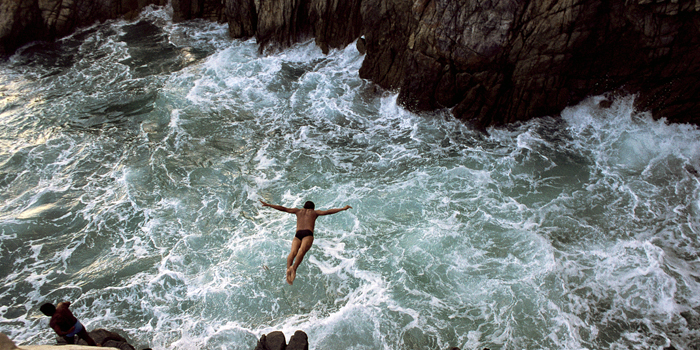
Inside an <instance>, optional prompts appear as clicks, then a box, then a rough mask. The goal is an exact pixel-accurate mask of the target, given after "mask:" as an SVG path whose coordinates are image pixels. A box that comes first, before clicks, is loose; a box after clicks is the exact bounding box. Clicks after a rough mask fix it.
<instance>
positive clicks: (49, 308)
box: [39, 303, 56, 316]
mask: <svg viewBox="0 0 700 350" xmlns="http://www.w3.org/2000/svg"><path fill="white" fill-rule="evenodd" d="M39 310H41V313H43V314H44V315H46V316H53V314H55V313H56V307H55V306H53V304H51V303H46V304H44V305H41V307H40V308H39Z"/></svg>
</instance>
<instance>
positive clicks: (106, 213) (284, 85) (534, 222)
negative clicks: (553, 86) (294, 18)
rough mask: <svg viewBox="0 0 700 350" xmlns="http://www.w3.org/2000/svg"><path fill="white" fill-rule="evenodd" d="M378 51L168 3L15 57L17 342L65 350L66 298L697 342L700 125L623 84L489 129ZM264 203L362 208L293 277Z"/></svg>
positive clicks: (107, 308) (228, 320)
mask: <svg viewBox="0 0 700 350" xmlns="http://www.w3.org/2000/svg"><path fill="white" fill-rule="evenodd" d="M362 60H363V56H362V55H360V54H359V53H358V52H357V50H356V49H355V48H354V45H350V46H349V47H348V48H346V49H343V50H336V51H332V52H330V53H329V54H328V55H323V54H322V53H321V52H320V50H319V49H318V48H317V47H315V46H314V45H313V43H305V44H301V45H298V46H295V47H292V48H290V49H288V50H284V51H282V52H279V53H276V54H272V55H265V56H263V55H259V54H258V53H257V46H256V43H255V42H254V41H252V40H251V41H236V40H230V39H229V38H228V37H227V28H226V27H225V26H222V25H219V24H214V23H209V22H200V21H191V22H185V23H180V24H173V23H172V21H171V20H170V17H169V14H168V10H167V9H161V8H151V9H149V10H147V11H146V12H144V13H143V14H142V16H141V18H139V19H138V20H136V21H134V22H125V21H113V22H109V23H106V24H101V25H95V26H93V27H90V28H86V29H83V30H81V31H79V32H78V33H76V34H74V35H72V36H70V37H68V38H64V39H62V40H59V41H58V42H56V43H52V44H49V43H33V44H30V45H28V46H26V47H24V48H22V49H21V50H20V51H19V52H18V53H16V54H15V55H13V56H12V57H10V58H9V59H8V60H7V61H6V62H3V63H2V64H0V121H1V122H2V125H3V127H2V128H0V257H1V262H0V332H2V333H5V334H7V335H9V336H10V337H11V338H12V339H13V340H14V341H15V342H16V343H18V344H46V343H52V342H53V341H54V334H53V332H52V331H51V330H50V329H49V328H48V318H46V317H43V316H42V315H41V313H40V312H39V310H38V307H39V305H40V304H41V303H43V302H46V301H50V302H54V303H55V302H58V301H62V300H69V301H72V302H73V305H72V309H73V311H74V313H75V314H76V315H77V316H78V317H79V318H80V319H81V320H82V321H83V323H84V324H85V325H86V326H87V328H88V329H89V330H90V329H95V328H106V329H111V330H117V331H118V332H119V333H121V334H122V335H124V336H126V337H127V338H128V340H129V341H130V342H131V343H132V344H134V345H136V346H137V347H138V348H143V347H146V346H150V347H153V348H155V349H252V348H253V347H255V344H256V341H257V339H258V338H259V337H260V335H262V334H265V333H268V332H270V331H273V330H282V331H283V332H284V333H285V334H286V335H287V337H289V336H291V335H292V334H293V333H294V331H295V330H297V329H301V330H304V331H305V332H306V333H307V334H308V335H309V340H310V347H311V349H447V348H449V347H451V346H458V347H461V348H462V349H480V348H483V347H488V348H491V349H659V348H663V347H666V346H669V345H674V346H675V347H676V348H688V347H691V346H697V345H698V344H697V339H698V336H699V335H700V334H699V332H698V326H697V322H698V319H699V318H700V317H699V315H698V312H697V311H698V308H699V307H700V272H699V271H700V258H699V256H698V252H700V243H698V242H699V241H698V229H699V228H700V226H699V222H698V220H699V218H700V214H699V210H700V208H699V206H700V201H699V193H698V192H699V189H700V182H699V180H698V176H699V174H698V169H700V131H698V130H697V129H696V128H695V127H690V126H686V125H667V124H665V123H664V122H663V121H653V120H652V119H651V116H650V115H648V114H646V113H640V112H638V111H635V110H634V108H633V107H632V105H633V99H634V97H633V96H629V97H617V98H615V99H614V102H613V104H612V106H611V107H610V108H601V107H599V104H598V102H599V101H600V100H601V99H603V97H592V98H590V99H589V100H587V101H584V102H582V103H581V104H579V105H577V106H573V107H571V108H568V109H566V110H564V111H563V112H562V117H561V118H543V119H539V120H535V121H531V122H528V123H523V124H519V125H513V126H509V127H506V128H500V129H492V130H489V134H488V135H484V134H480V133H478V132H475V131H472V130H471V129H469V128H468V127H466V126H465V125H463V124H462V123H461V122H459V121H456V120H454V119H453V118H452V117H451V116H450V115H449V113H448V112H447V111H439V112H435V113H429V114H425V115H416V114H413V113H409V112H407V111H405V110H403V109H402V108H400V107H399V106H397V104H396V94H394V93H390V92H382V91H379V90H378V89H376V88H375V87H374V85H373V84H372V83H370V82H367V81H364V80H362V79H360V78H359V77H358V70H359V67H360V66H361V64H362ZM258 199H263V200H266V201H269V202H272V203H276V204H282V205H285V206H296V207H300V206H301V205H303V203H304V202H305V201H306V200H312V201H314V202H315V203H316V205H317V208H320V209H325V208H332V207H342V206H344V205H346V204H348V205H351V206H352V207H353V208H352V209H351V210H348V211H344V212H341V213H339V214H335V215H331V216H325V217H321V218H319V221H318V223H317V227H316V228H317V230H316V240H315V242H314V247H313V248H312V250H311V251H310V252H309V254H308V255H307V258H306V259H305V261H304V263H303V264H302V265H301V267H300V268H299V272H298V277H297V279H296V281H295V283H294V285H293V286H289V285H287V284H286V283H285V282H284V276H285V273H284V272H285V258H286V255H287V254H288V250H289V248H290V242H291V238H292V237H293V234H294V228H295V222H294V216H292V215H289V214H286V213H282V212H278V211H274V210H270V209H269V208H262V207H261V206H260V203H259V202H258Z"/></svg>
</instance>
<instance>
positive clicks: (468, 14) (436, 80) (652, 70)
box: [0, 0, 700, 128]
mask: <svg viewBox="0 0 700 350" xmlns="http://www.w3.org/2000/svg"><path fill="white" fill-rule="evenodd" d="M165 1H166V0H97V1H90V0H19V1H18V0H0V44H1V45H2V47H3V48H5V49H6V50H12V49H14V48H16V47H17V46H18V45H20V44H22V43H23V42H26V41H27V40H28V39H27V38H30V39H31V38H45V37H46V38H51V37H57V36H61V35H65V34H67V33H68V32H70V31H71V30H73V29H74V28H75V27H77V26H81V25H86V24H91V23H92V22H94V21H95V20H100V19H105V18H114V17H118V16H121V15H125V14H126V15H129V14H131V13H133V12H134V11H138V9H140V8H142V7H143V6H146V5H148V4H152V3H155V4H161V5H162V4H163V3H164V2H165ZM171 4H172V7H173V18H174V19H175V20H176V21H181V20H187V19H192V18H207V19H210V20H217V21H225V22H228V24H229V33H230V35H231V36H232V37H234V38H250V37H255V38H256V39H257V41H258V43H259V45H260V50H261V51H262V52H265V51H269V50H275V49H278V48H281V47H286V46H289V45H291V44H293V43H295V42H299V41H303V40H308V39H309V38H315V40H316V43H317V44H318V45H319V46H320V47H321V48H322V49H323V50H324V51H327V50H328V49H329V48H339V47H344V46H346V45H348V44H350V43H352V42H354V41H355V40H358V39H359V41H358V44H360V45H358V46H361V47H362V49H363V50H364V51H365V52H366V57H365V60H364V63H363V66H362V68H361V70H360V76H361V77H363V78H366V79H369V80H372V81H374V82H375V83H377V84H378V85H380V86H382V87H384V88H387V89H396V90H398V91H399V101H400V102H401V103H402V104H403V105H404V106H406V107H408V108H409V109H413V110H417V111H418V110H433V109H439V108H451V109H452V111H453V113H454V114H455V115H456V116H457V117H458V118H461V119H464V120H466V121H468V122H470V123H472V124H473V125H474V126H475V127H477V128H484V127H486V126H489V125H502V124H506V123H511V122H515V121H520V120H526V119H530V118H533V117H539V116H543V115H553V114H556V113H558V112H559V111H561V110H562V109H563V108H564V107H566V106H567V105H571V104H575V103H577V102H579V101H580V100H581V99H583V98H585V97H587V96H590V95H596V94H601V93H605V92H610V91H619V92H625V93H636V94H638V96H639V97H638V99H637V103H638V106H639V107H640V108H641V109H643V110H651V111H652V112H653V113H654V116H655V117H658V118H661V117H663V118H667V119H668V120H669V121H672V122H691V123H694V124H700V112H699V111H700V109H699V108H698V107H700V106H698V105H699V104H700V87H698V84H696V83H695V82H696V81H698V78H699V77H700V45H698V44H699V41H700V0H537V1H531V0H469V1H447V0H344V1H341V0H171Z"/></svg>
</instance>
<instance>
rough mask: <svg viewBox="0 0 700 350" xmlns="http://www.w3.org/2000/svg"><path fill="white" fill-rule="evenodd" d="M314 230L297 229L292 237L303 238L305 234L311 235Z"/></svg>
mask: <svg viewBox="0 0 700 350" xmlns="http://www.w3.org/2000/svg"><path fill="white" fill-rule="evenodd" d="M313 235H314V231H311V230H299V231H297V234H295V235H294V237H296V238H299V239H304V237H306V236H313Z"/></svg>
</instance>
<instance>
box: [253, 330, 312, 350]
mask: <svg viewBox="0 0 700 350" xmlns="http://www.w3.org/2000/svg"><path fill="white" fill-rule="evenodd" d="M255 350H309V338H308V336H307V335H306V333H304V332H303V331H296V332H294V335H293V336H292V337H291V338H289V344H287V341H286V339H285V338H284V333H282V332H279V331H275V332H271V333H269V334H267V335H265V334H263V335H262V336H261V337H260V340H259V341H258V345H257V346H256V347H255Z"/></svg>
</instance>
